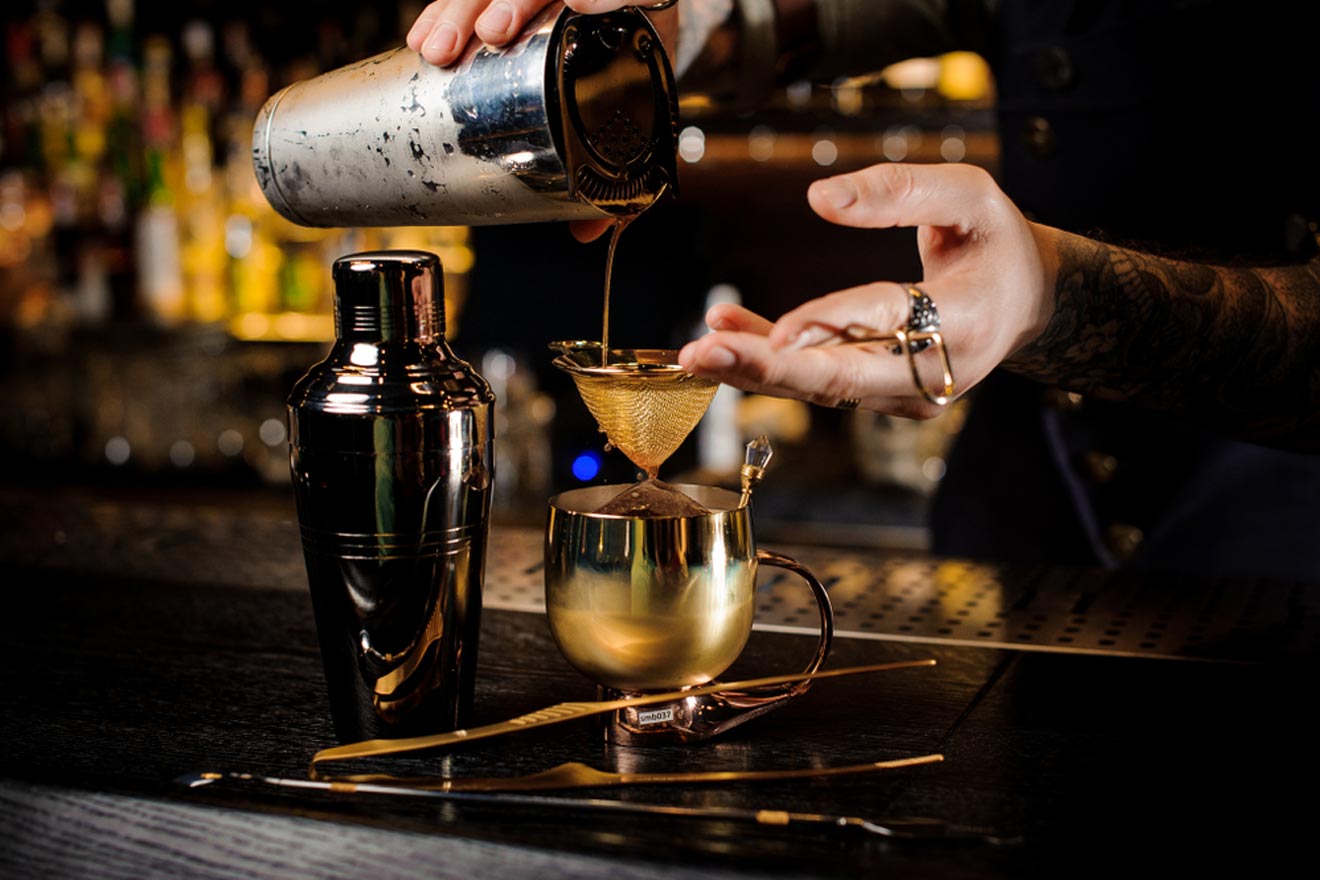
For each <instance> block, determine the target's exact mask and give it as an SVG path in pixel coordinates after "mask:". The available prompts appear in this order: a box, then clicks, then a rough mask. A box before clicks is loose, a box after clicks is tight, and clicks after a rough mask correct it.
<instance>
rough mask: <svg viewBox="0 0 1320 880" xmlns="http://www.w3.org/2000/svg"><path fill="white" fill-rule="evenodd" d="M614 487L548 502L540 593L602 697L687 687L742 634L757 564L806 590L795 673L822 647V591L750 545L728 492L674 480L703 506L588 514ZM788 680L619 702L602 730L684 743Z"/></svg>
mask: <svg viewBox="0 0 1320 880" xmlns="http://www.w3.org/2000/svg"><path fill="white" fill-rule="evenodd" d="M625 488H627V487H626V486H621V485H611V486H590V487H587V488H583V489H573V490H571V491H568V492H564V493H562V494H560V495H556V496H555V497H553V498H551V499H550V511H549V520H548V523H547V526H546V543H545V598H546V611H547V614H548V617H549V621H550V631H551V633H552V634H553V635H554V639H555V642H556V643H557V644H558V645H559V650H560V651H561V652H562V653H563V655H564V657H565V658H566V659H567V660H568V662H569V664H570V665H572V666H573V667H574V668H575V669H577V670H578V671H579V672H581V673H582V674H583V675H585V676H586V677H587V678H589V679H591V680H592V681H594V682H596V683H597V684H598V685H600V686H601V687H602V688H603V689H604V691H605V692H606V693H605V694H604V695H603V696H604V698H606V699H614V698H617V697H620V696H628V695H637V694H645V693H655V692H663V691H671V690H679V689H682V688H687V687H697V686H700V685H704V684H707V683H708V682H710V681H712V680H714V679H715V678H716V676H718V675H720V674H721V673H723V672H724V671H725V670H726V669H728V668H729V666H731V665H732V664H733V661H734V660H736V659H737V658H738V655H739V654H740V653H742V649H743V647H744V645H746V643H747V639H748V636H750V634H751V629H752V618H753V615H754V610H755V602H756V572H757V568H758V566H759V565H760V564H765V565H772V566H775V567H779V568H785V569H788V570H789V571H792V572H793V573H794V574H797V575H798V576H800V577H801V578H802V579H803V580H805V581H806V582H807V584H808V585H809V586H810V587H811V591H812V594H813V596H814V597H815V599H816V604H817V606H818V607H819V609H820V638H819V641H818V643H817V645H816V651H815V654H814V656H813V657H812V659H811V662H810V663H809V664H808V665H807V668H806V670H805V671H806V672H807V673H811V672H815V671H816V670H817V669H819V668H820V665H821V664H822V663H823V662H824V660H825V657H826V656H827V655H828V653H829V649H830V641H831V639H832V638H833V634H834V615H833V612H832V610H831V608H830V599H829V594H828V593H827V592H826V591H825V587H824V586H823V585H822V584H821V583H820V581H819V580H818V579H817V578H816V577H815V576H814V575H813V574H812V573H811V572H810V571H808V570H807V569H806V568H805V567H804V566H802V565H801V564H800V563H798V562H797V561H796V560H794V559H791V558H789V557H787V556H782V555H779V554H776V553H771V552H768V551H766V550H758V549H757V547H756V542H755V540H754V538H753V536H752V519H751V511H750V510H749V508H748V507H747V506H746V505H745V504H743V503H742V499H741V497H740V496H739V494H738V493H736V492H730V491H728V490H725V489H719V488H715V487H712V486H695V485H683V486H679V487H678V488H679V489H681V491H683V493H684V494H686V495H688V496H689V497H690V498H692V499H693V500H694V501H696V502H697V503H698V504H700V505H702V506H703V507H705V508H706V509H707V510H708V511H709V513H705V514H699V515H693V516H616V515H611V514H601V513H596V512H595V511H596V510H598V509H599V508H600V507H601V506H602V505H604V504H605V503H606V502H607V501H609V500H610V499H612V498H614V497H615V496H616V495H618V494H619V493H620V492H621V491H623V490H624V489H625ZM810 684H811V683H810V682H809V681H806V682H795V683H792V684H789V685H776V686H772V687H767V688H755V689H749V690H745V691H739V692H731V691H724V692H718V693H715V694H711V695H707V696H701V697H686V698H683V699H680V700H676V701H675V702H674V703H672V704H666V705H658V706H656V705H652V706H647V707H646V708H645V709H622V710H620V711H619V712H617V713H615V715H614V717H613V719H612V723H611V724H610V725H609V726H608V728H607V736H608V737H609V738H610V739H611V741H614V742H621V743H625V744H631V745H642V744H651V743H661V742H675V741H677V742H689V741H694V740H699V739H705V738H707V737H709V736H713V735H715V734H717V733H722V732H723V731H725V730H728V729H729V728H731V727H734V726H736V725H738V724H741V723H743V722H745V721H747V720H750V719H751V718H754V717H756V716H757V715H761V714H764V713H765V712H767V711H770V710H771V709H774V708H776V707H778V706H781V705H783V704H784V703H785V702H786V701H787V700H789V699H791V698H792V697H795V696H798V695H799V694H801V693H803V692H805V691H806V690H807V688H808V687H809V686H810Z"/></svg>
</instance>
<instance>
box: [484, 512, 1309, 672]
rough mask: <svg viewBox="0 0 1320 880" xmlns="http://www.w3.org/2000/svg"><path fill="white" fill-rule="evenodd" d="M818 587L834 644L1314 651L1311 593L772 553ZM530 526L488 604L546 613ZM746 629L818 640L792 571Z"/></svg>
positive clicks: (1233, 655) (498, 564) (1216, 656)
mask: <svg viewBox="0 0 1320 880" xmlns="http://www.w3.org/2000/svg"><path fill="white" fill-rule="evenodd" d="M773 549H775V550H777V551H781V552H787V553H789V555H792V556H794V557H795V558H797V559H798V560H799V561H800V562H802V563H804V564H805V565H807V566H808V567H809V568H810V569H811V570H812V571H813V572H815V574H816V576H817V577H818V578H820V579H821V581H822V582H823V583H824V584H825V586H826V588H827V589H828V590H829V593H830V598H831V599H832V601H833V605H834V619H835V635H836V637H839V638H861V639H889V640H898V641H912V642H937V643H943V644H955V645H974V646H979V647H987V648H1008V649H1014V650H1029V651H1057V652H1077V653H1090V654H1110V655H1131V656H1158V657H1168V658H1179V659H1196V660H1215V661H1227V662H1269V661H1274V660H1280V659H1289V658H1297V657H1303V656H1316V655H1317V654H1320V585H1302V584H1281V583H1256V582H1243V581H1208V580H1192V579H1184V578H1178V577H1156V576H1151V575H1128V574H1116V573H1112V572H1106V571H1102V570H1092V569H1061V568H1053V567H1011V566H994V565H985V564H975V563H968V562H959V561H948V560H935V559H930V558H920V557H894V556H893V555H892V554H886V553H883V552H880V551H874V552H871V551H849V550H835V549H826V548H820V547H812V548H801V547H779V546H776V547H774V548H773ZM541 552H542V550H541V535H540V533H539V532H535V531H527V532H515V533H504V534H502V535H501V537H500V540H499V542H498V543H497V544H495V545H494V548H493V552H492V553H491V555H490V558H489V560H488V562H487V576H486V591H485V597H486V598H485V601H486V605H487V607H492V608H504V609H509V610H516V611H528V612H540V613H544V611H545V601H544V597H543V587H542V581H541ZM762 572H763V574H762V575H761V578H760V581H759V583H758V586H757V593H758V596H757V609H756V628H757V629H761V630H768V631H774V632H795V633H796V632H800V633H814V632H816V631H817V630H816V620H817V619H818V616H817V612H816V606H815V603H814V602H813V601H812V600H811V594H810V592H809V591H808V589H807V587H806V584H804V583H803V582H802V581H801V580H800V579H798V578H797V577H795V576H794V575H791V574H787V573H784V572H780V571H776V570H774V569H762Z"/></svg>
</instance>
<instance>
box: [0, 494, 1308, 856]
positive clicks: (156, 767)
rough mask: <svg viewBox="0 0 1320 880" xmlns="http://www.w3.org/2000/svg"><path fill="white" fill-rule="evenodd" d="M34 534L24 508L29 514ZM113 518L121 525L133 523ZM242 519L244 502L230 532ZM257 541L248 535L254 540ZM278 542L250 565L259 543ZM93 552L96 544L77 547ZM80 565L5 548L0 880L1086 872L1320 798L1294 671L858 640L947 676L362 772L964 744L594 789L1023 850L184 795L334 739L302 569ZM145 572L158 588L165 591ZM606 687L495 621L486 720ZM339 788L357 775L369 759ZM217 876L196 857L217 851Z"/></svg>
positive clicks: (215, 551) (809, 758) (784, 660)
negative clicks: (889, 825) (671, 728)
mask: <svg viewBox="0 0 1320 880" xmlns="http://www.w3.org/2000/svg"><path fill="white" fill-rule="evenodd" d="M11 515H12V513H11ZM107 515H115V514H114V513H113V510H111V512H110V513H109V514H107ZM231 516H241V511H234V512H231ZM235 535H240V536H241V537H242V541H241V542H240V543H238V544H236V543H235V541H234V537H235ZM187 540H188V542H189V544H190V546H197V547H202V546H205V547H207V548H208V549H207V550H206V552H205V553H204V554H199V555H198V558H199V559H214V558H220V559H223V558H225V557H226V556H227V555H228V556H234V557H239V556H244V555H246V557H247V558H248V560H249V561H252V560H260V559H262V558H268V557H273V556H277V555H278V552H277V551H276V550H275V549H273V548H274V547H278V546H279V545H280V543H281V542H282V541H283V538H282V537H281V536H279V535H271V536H268V537H267V538H264V539H263V537H262V536H261V534H260V533H256V534H254V533H252V532H251V531H245V530H242V529H237V528H234V527H231V526H224V527H220V528H217V530H216V531H215V533H214V534H205V533H202V534H194V535H191V536H189V537H188V539H187ZM263 540H267V541H269V542H270V544H269V545H268V546H264V547H249V546H244V545H245V544H251V543H252V542H261V541H263ZM74 549H75V550H76V548H74ZM114 559H115V557H114V554H110V555H108V556H105V557H102V562H101V564H100V565H99V567H97V566H89V567H84V568H82V569H79V570H71V569H70V567H69V566H68V565H64V564H58V565H57V564H45V563H43V562H41V560H40V559H35V558H33V556H32V555H24V554H14V553H8V552H6V553H4V554H0V596H2V597H3V601H4V609H5V613H4V614H3V615H0V644H3V645H4V646H5V657H6V660H5V662H3V663H0V876H3V877H6V878H8V877H10V876H14V877H29V876H33V877H35V876H43V877H48V876H78V875H84V876H130V875H131V876H134V877H142V876H199V877H212V876H217V877H218V876H227V877H232V876H257V877H267V876H269V877H289V876H293V877H300V876H385V877H388V876H404V875H409V876H416V875H419V874H420V875H434V876H440V877H448V876H455V877H457V876H464V877H467V876H476V877H484V876H508V875H509V874H510V873H515V872H518V873H521V872H524V871H530V872H534V875H535V876H538V877H540V876H548V877H556V876H588V877H589V876H596V874H602V875H603V874H605V873H611V874H612V875H613V876H622V877H632V876H637V877H652V876H655V877H663V876H669V875H670V873H673V872H677V873H682V874H683V875H684V876H692V875H693V874H692V872H693V871H698V870H699V871H702V872H705V873H704V874H701V875H699V876H711V877H717V876H722V872H733V873H741V874H743V875H748V876H764V875H766V874H773V875H776V876H804V877H805V876H811V877H844V876H847V877H854V876H862V875H877V876H879V875H881V874H884V875H895V876H917V877H955V878H958V877H968V878H977V877H1022V876H1059V875H1061V874H1062V875H1067V876H1076V875H1082V876H1085V875H1087V874H1088V873H1090V870H1091V869H1097V872H1098V869H1099V868H1100V867H1102V866H1103V867H1105V868H1111V869H1112V868H1113V866H1114V865H1122V866H1124V870H1126V869H1127V868H1128V867H1130V866H1131V865H1134V864H1135V865H1139V866H1154V865H1159V866H1161V867H1166V868H1173V867H1177V868H1178V869H1179V870H1186V869H1188V868H1189V867H1190V866H1193V865H1198V866H1204V865H1205V864H1208V863H1213V864H1214V865H1215V866H1216V867H1218V866H1222V865H1226V864H1229V863H1231V862H1232V861H1233V860H1234V859H1240V860H1241V861H1243V862H1245V863H1247V864H1251V865H1254V867H1256V868H1268V867H1272V866H1274V865H1275V864H1276V863H1279V864H1282V862H1281V861H1279V860H1281V859H1283V858H1284V857H1286V856H1287V855H1290V854H1292V853H1291V851H1292V850H1294V849H1296V847H1297V846H1298V845H1299V844H1300V842H1304V841H1305V840H1306V839H1307V837H1306V836H1305V835H1302V834H1300V833H1299V829H1298V828H1297V825H1298V822H1294V821H1292V820H1291V819H1292V817H1297V818H1298V819H1299V820H1300V819H1304V818H1305V817H1306V815H1308V814H1307V813H1305V812H1304V811H1290V810H1289V809H1288V808H1287V804H1288V802H1289V798H1288V795H1289V794H1290V793H1291V792H1294V791H1299V790H1300V791H1303V792H1308V791H1311V790H1314V787H1315V783H1316V781H1317V776H1316V774H1315V772H1314V771H1315V759H1314V756H1313V754H1312V752H1313V751H1314V750H1313V749H1311V748H1310V747H1309V746H1308V744H1307V743H1306V742H1305V741H1304V740H1305V734H1304V733H1303V731H1306V730H1308V729H1309V727H1308V725H1307V724H1306V722H1305V718H1306V716H1305V713H1304V712H1303V711H1302V710H1303V709H1304V708H1305V707H1306V704H1307V702H1309V700H1308V698H1307V696H1306V695H1307V694H1309V692H1310V690H1311V688H1312V685H1311V684H1310V683H1311V682H1313V681H1314V676H1312V675H1311V673H1312V672H1313V671H1314V669H1313V666H1314V664H1311V665H1310V666H1309V667H1308V666H1306V665H1303V666H1300V667H1294V668H1289V669H1277V668H1270V667H1251V666H1228V665H1216V664H1208V663H1189V662H1171V661H1155V660H1144V659H1129V658H1107V657H1094V656H1091V657H1088V656H1065V655H1051V654H1020V653H1017V652H1012V651H1003V650H987V649H975V648H966V647H953V646H939V645H922V644H916V643H895V642H877V641H870V640H859V639H851V640H850V639H841V640H839V641H838V642H837V643H836V647H835V651H834V653H833V654H832V656H831V658H830V661H829V665H830V666H835V667H837V666H845V665H855V664H863V663H875V662H884V661H887V660H899V659H913V658H919V657H927V656H929V657H935V658H936V659H937V660H938V661H939V665H938V666H937V667H935V668H933V669H919V670H904V671H900V672H893V673H885V674H882V675H878V676H874V677H865V678H853V679H839V680H834V681H827V682H819V683H817V684H816V685H815V686H814V687H813V688H812V690H811V691H810V692H809V693H808V694H807V695H806V696H805V697H803V698H802V699H800V700H798V701H795V702H793V703H791V704H790V705H788V706H787V707H786V708H784V709H782V710H780V711H777V712H774V713H771V714H770V715H767V716H765V717H764V718H761V719H757V720H756V721H754V722H752V723H750V724H748V725H746V726H745V727H741V728H738V729H737V730H735V731H733V732H732V733H731V734H729V735H728V736H726V737H725V738H722V739H718V740H715V741H712V742H709V743H704V744H701V745H698V746H688V747H683V746H674V747H664V748H655V749H627V748H622V747H616V746H608V745H606V744H604V743H603V741H602V739H601V737H600V734H599V731H598V729H597V728H595V727H594V726H593V724H592V723H591V722H588V721H584V722H580V723H570V724H565V725H562V726H558V727H554V728H547V729H545V730H543V731H537V732H534V733H529V734H527V735H526V736H518V735H514V736H510V737H507V738H502V739H499V740H494V741H491V742H486V743H475V744H472V745H471V746H469V747H465V748H462V749H458V750H455V751H453V752H450V753H448V754H443V755H423V756H421V757H415V756H414V757H408V758H392V759H382V760H379V761H377V762H370V763H367V762H364V763H363V764H362V766H360V767H358V766H353V767H352V769H354V770H359V769H360V770H373V771H384V772H391V773H400V774H411V773H417V774H438V773H450V774H455V775H482V776H488V775H499V774H510V775H512V774H522V773H531V772H535V771H538V770H543V769H545V768H547V767H549V766H552V765H554V764H557V763H561V762H564V761H583V762H586V763H589V764H592V765H594V766H597V767H600V768H602V769H608V770H616V771H632V772H659V771H671V770H680V771H683V770H694V771H695V770H717V769H768V768H778V767H800V766H812V765H833V764H846V763H860V762H863V761H874V760H882V759H888V758H898V757H905V756H909V755H914V754H925V753H929V752H936V751H939V752H944V753H945V754H946V756H947V760H946V761H945V762H944V763H942V764H938V765H932V766H926V767H913V768H907V769H904V770H900V771H895V772H892V773H887V774H882V775H876V776H872V777H865V778H860V777H857V778H840V779H833V780H812V781H806V782H802V781H798V782H792V783H786V782H785V783H768V784H763V785H755V786H752V785H743V786H710V787H694V786H688V787H674V788H669V787H658V788H648V789H634V790H629V789H622V790H610V791H594V792H593V791H582V792H580V793H577V794H580V796H581V797H584V798H586V797H592V796H596V797H611V798H617V799H618V800H621V801H630V802H635V803H657V804H675V805H687V806H715V807H732V808H740V809H748V808H750V809H758V808H775V809H787V810H794V811H800V812H818V813H826V814H842V815H856V816H866V817H870V818H875V819H884V818H887V817H897V816H914V815H917V816H932V817H938V818H941V819H944V820H947V821H950V822H955V823H961V824H968V825H976V826H984V827H987V828H990V829H995V830H998V831H1001V832H1006V833H1012V832H1021V833H1023V834H1024V835H1025V837H1026V843H1025V845H1023V846H1021V847H1017V848H1012V849H994V848H989V847H984V846H975V845H952V844H948V843H940V842H923V843H920V844H911V843H907V844H899V843H893V842H886V841H884V840H881V839H878V838H868V837H865V836H862V835H857V834H850V833H846V832H836V831H823V830H821V829H806V830H799V829H794V828H790V829H764V828H761V829H758V828H754V827H750V826H748V825H745V824H741V823H734V822H728V821H712V820H678V819H663V820H657V819H655V818H646V817H636V816H617V815H602V814H597V813H592V812H587V811H580V810H570V809H565V808H562V807H554V808H546V807H526V806H519V807H508V806H491V805H474V804H452V803H439V802H431V801H417V800H402V799H389V798H384V797H380V796H377V797H366V796H347V795H338V794H326V793H320V792H305V793H300V792H290V791H287V790H281V789H272V790H265V789H254V788H250V787H239V786H220V785H217V786H212V787H204V788H199V789H186V788H183V787H181V786H180V785H178V784H177V783H176V782H175V781H174V780H175V779H176V777H178V776H180V775H181V774H187V773H193V772H196V771H200V770H217V771H227V770H245V771H252V772H257V773H263V774H270V775H274V776H283V777H298V776H301V775H302V774H304V772H305V770H306V763H307V760H308V759H309V758H310V756H311V754H312V753H313V752H314V751H316V750H317V749H319V748H321V747H323V746H326V745H329V744H331V743H332V741H333V735H332V731H331V727H330V720H329V715H328V709H327V705H326V700H325V694H324V688H323V681H322V674H321V669H320V658H319V654H318V650H317V645H316V636H315V629H314V624H313V621H312V614H311V608H310V603H309V601H308V597H307V595H306V592H305V589H295V588H291V587H290V585H289V584H287V583H283V582H280V581H281V579H282V578H285V577H286V573H284V569H283V565H284V563H280V565H277V566H273V567H271V568H270V569H269V572H268V573H269V577H270V579H271V581H272V583H271V584H270V585H268V586H267V585H263V583H262V576H261V574H260V572H261V570H262V567H261V566H260V565H257V564H255V563H254V564H253V567H252V568H250V569H248V570H246V571H247V573H245V574H244V575H243V577H241V578H234V579H226V578H223V577H216V573H215V572H214V571H213V570H211V569H210V568H209V567H207V566H201V565H199V566H193V567H188V566H176V567H175V568H174V569H173V570H172V571H173V576H172V577H162V576H161V571H162V569H161V568H160V567H159V566H146V565H139V566H126V567H125V568H124V570H118V569H117V567H116V563H115V561H114ZM148 572H150V573H148ZM812 646H813V640H812V639H810V638H808V637H804V636H797V635H785V634H775V633H768V632H757V633H754V634H753V636H752V640H751V642H750V643H749V646H748V649H747V651H746V653H745V654H744V656H743V657H742V658H740V660H739V661H738V663H737V665H736V666H735V667H734V669H732V670H730V672H729V676H731V677H733V676H736V677H746V676H753V675H762V674H771V673H774V672H780V671H790V670H794V669H796V668H798V667H800V666H801V665H802V663H803V662H804V660H805V658H806V657H807V656H808V655H809V654H810V651H811V649H812ZM592 696H593V689H592V687H591V685H590V684H589V683H588V682H587V681H585V680H584V679H583V678H581V676H579V675H577V673H575V672H574V671H573V670H572V669H571V668H570V667H568V665H567V664H566V663H565V662H564V660H563V659H562V658H561V657H560V655H559V653H558V651H557V650H556V649H555V646H554V644H553V641H552V640H551V638H550V635H549V632H548V629H547V627H546V624H545V619H544V617H543V616H541V615H535V614H523V613H514V612H501V611H488V612H487V614H486V615H485V616H484V618H483V631H482V642H481V653H480V662H479V668H478V690H477V698H476V707H475V717H474V719H473V723H474V724H480V723H485V722H488V721H495V720H500V719H503V718H508V717H512V716H514V715H518V714H522V713H525V712H527V711H530V710H532V709H535V708H539V707H541V706H545V705H548V704H551V703H555V702H561V701H565V700H577V699H590V698H592ZM345 769H346V770H347V769H350V768H349V767H348V766H346V767H345ZM194 856H195V857H194Z"/></svg>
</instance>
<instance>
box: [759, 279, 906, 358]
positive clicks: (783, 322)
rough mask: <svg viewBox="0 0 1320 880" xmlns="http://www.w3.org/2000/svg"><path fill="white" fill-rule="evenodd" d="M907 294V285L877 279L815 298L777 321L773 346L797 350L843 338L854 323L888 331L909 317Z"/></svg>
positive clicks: (772, 339)
mask: <svg viewBox="0 0 1320 880" xmlns="http://www.w3.org/2000/svg"><path fill="white" fill-rule="evenodd" d="M908 298H909V294H908V292H907V287H906V286H905V285H902V284H894V283H893V282H888V281H877V282H875V283H874V284H867V285H864V286H862V287H853V288H850V289H848V290H841V291H839V292H837V293H831V294H829V295H828V296H823V297H821V298H820V299H813V300H811V301H810V302H807V303H804V304H803V305H801V306H798V307H797V308H796V309H794V310H793V311H791V312H789V313H788V314H786V315H784V316H783V317H782V318H780V319H779V320H778V321H777V322H776V323H775V326H774V329H773V330H772V331H771V332H770V346H771V347H772V348H774V349H777V350H786V351H798V350H800V349H803V348H808V347H810V346H815V345H821V344H824V343H829V342H834V341H837V342H842V341H844V336H845V332H846V331H847V328H848V327H850V326H853V325H861V326H863V327H869V328H871V329H872V330H877V331H880V332H887V331H889V330H892V329H893V328H895V327H901V326H903V324H904V323H905V322H906V321H907V319H908V313H909V311H910V309H911V306H910V305H909V303H908Z"/></svg>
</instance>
